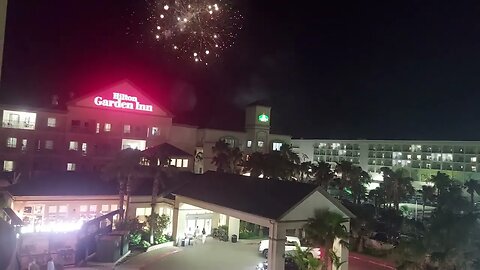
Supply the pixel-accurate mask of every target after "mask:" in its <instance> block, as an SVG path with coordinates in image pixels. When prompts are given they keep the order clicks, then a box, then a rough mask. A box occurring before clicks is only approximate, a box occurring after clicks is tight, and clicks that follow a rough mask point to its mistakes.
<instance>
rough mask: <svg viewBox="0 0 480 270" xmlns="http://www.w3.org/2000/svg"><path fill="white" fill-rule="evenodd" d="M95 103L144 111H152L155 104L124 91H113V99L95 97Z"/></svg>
mask: <svg viewBox="0 0 480 270" xmlns="http://www.w3.org/2000/svg"><path fill="white" fill-rule="evenodd" d="M93 103H95V105H97V106H102V107H110V108H119V109H127V110H134V111H142V112H152V111H153V105H148V104H142V103H140V102H139V101H138V98H137V97H135V96H129V95H127V94H122V93H115V92H114V93H113V97H112V99H105V98H103V97H99V96H97V97H95V98H94V99H93Z"/></svg>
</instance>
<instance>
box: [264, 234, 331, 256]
mask: <svg viewBox="0 0 480 270" xmlns="http://www.w3.org/2000/svg"><path fill="white" fill-rule="evenodd" d="M268 245H269V240H262V241H260V245H259V246H258V252H260V253H262V255H263V256H264V257H265V258H267V257H268ZM296 245H298V246H300V248H301V249H302V250H303V251H305V250H307V249H310V253H311V254H312V256H313V257H314V258H316V259H320V257H321V254H322V252H321V251H320V248H309V247H302V244H301V243H300V239H298V237H295V236H287V241H286V242H285V254H289V253H291V252H293V251H295V247H296Z"/></svg>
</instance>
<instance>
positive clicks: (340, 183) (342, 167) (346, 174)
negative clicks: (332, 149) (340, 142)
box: [335, 161, 353, 198]
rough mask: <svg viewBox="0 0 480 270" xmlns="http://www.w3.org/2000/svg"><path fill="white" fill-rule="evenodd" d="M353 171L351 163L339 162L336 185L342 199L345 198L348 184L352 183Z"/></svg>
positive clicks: (336, 170)
mask: <svg viewBox="0 0 480 270" xmlns="http://www.w3.org/2000/svg"><path fill="white" fill-rule="evenodd" d="M352 171H353V163H352V162H350V161H341V162H337V165H336V166H335V174H336V179H335V185H336V186H337V187H338V189H339V190H340V198H342V197H343V191H344V188H345V187H346V186H347V185H348V182H350V179H351V175H352Z"/></svg>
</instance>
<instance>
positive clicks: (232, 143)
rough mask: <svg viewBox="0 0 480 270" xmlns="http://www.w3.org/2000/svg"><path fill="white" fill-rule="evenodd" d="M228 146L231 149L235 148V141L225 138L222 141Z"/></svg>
mask: <svg viewBox="0 0 480 270" xmlns="http://www.w3.org/2000/svg"><path fill="white" fill-rule="evenodd" d="M222 140H223V141H224V142H225V143H226V144H228V145H229V146H230V147H235V139H234V138H223V139H222Z"/></svg>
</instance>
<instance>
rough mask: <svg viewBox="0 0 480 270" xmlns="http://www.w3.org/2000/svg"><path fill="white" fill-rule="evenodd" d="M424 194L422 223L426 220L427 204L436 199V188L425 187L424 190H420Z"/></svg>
mask: <svg viewBox="0 0 480 270" xmlns="http://www.w3.org/2000/svg"><path fill="white" fill-rule="evenodd" d="M419 191H420V193H421V194H422V203H423V206H422V221H423V220H425V204H427V202H433V200H434V199H435V187H432V186H427V185H423V186H422V189H421V190H419Z"/></svg>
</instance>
